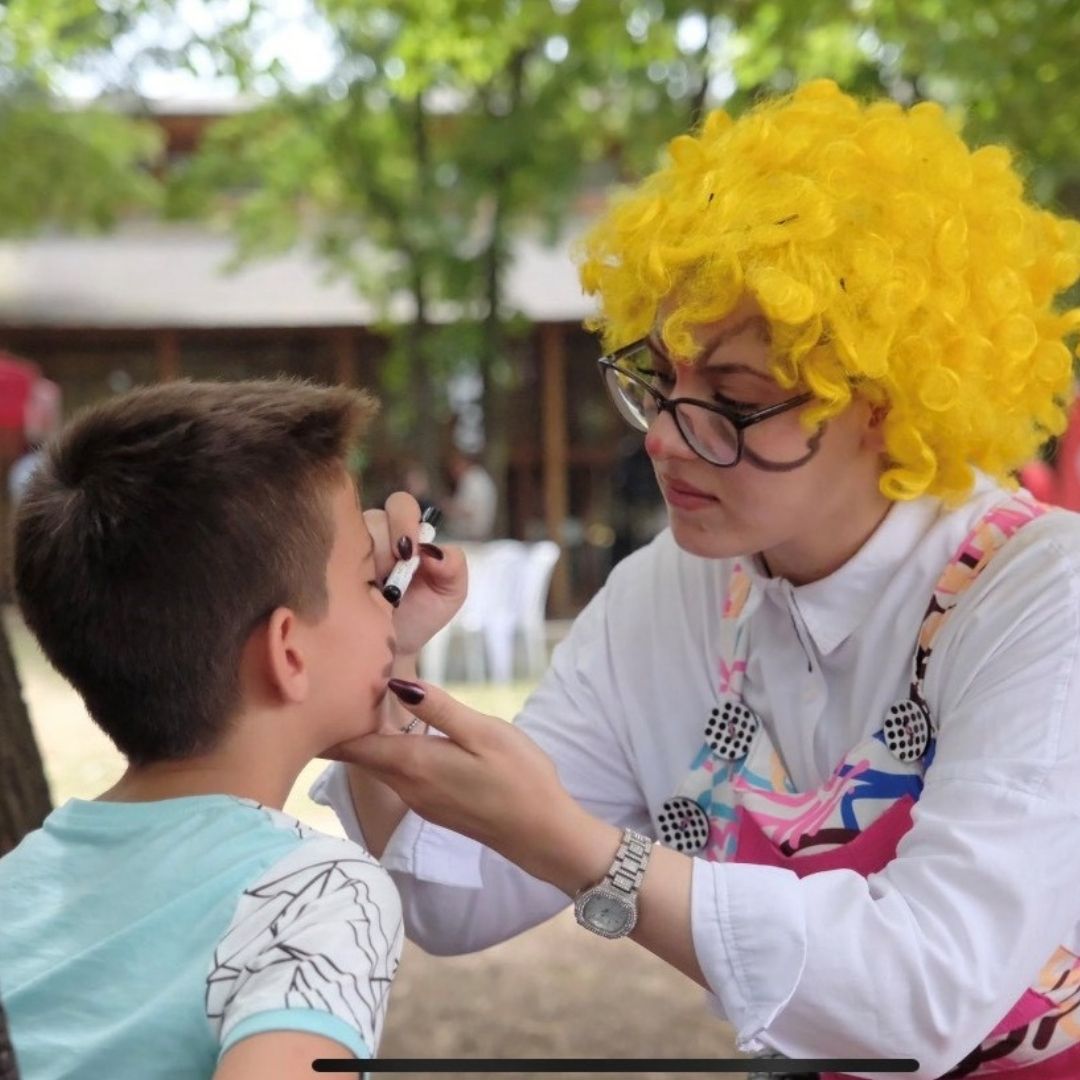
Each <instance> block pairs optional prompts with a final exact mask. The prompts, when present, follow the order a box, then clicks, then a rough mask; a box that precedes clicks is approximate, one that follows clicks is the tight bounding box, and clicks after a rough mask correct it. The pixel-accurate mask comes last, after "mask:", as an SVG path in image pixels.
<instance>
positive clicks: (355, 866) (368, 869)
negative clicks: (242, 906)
mask: <svg viewBox="0 0 1080 1080" xmlns="http://www.w3.org/2000/svg"><path fill="white" fill-rule="evenodd" d="M239 801H240V802H241V803H242V804H243V805H245V806H249V807H251V808H252V809H253V810H256V811H258V812H260V813H261V814H262V815H263V816H264V817H265V819H266V821H267V822H268V824H270V825H271V826H272V827H273V828H274V829H277V830H281V831H283V832H285V833H288V834H290V835H291V836H292V837H294V838H295V840H296V841H297V842H296V843H295V844H293V845H292V846H290V847H289V848H287V849H286V850H285V851H284V853H283V854H282V855H281V857H280V858H278V859H277V860H276V861H275V862H274V863H273V864H272V865H271V866H270V867H269V868H267V869H266V870H265V871H264V872H263V873H262V874H261V875H260V876H259V877H258V879H257V880H256V881H253V882H252V883H250V884H249V885H248V886H247V887H246V888H245V890H244V895H245V896H249V895H250V896H256V895H259V896H262V895H266V894H267V893H268V891H272V890H273V888H274V885H275V883H277V882H282V881H288V882H289V888H290V889H291V890H295V889H297V888H299V887H300V886H301V883H302V881H305V880H310V881H312V882H317V883H318V887H319V889H320V895H325V894H326V893H327V890H329V891H331V892H332V891H336V890H339V889H344V888H347V887H348V883H350V882H351V883H360V882H362V883H363V887H364V889H365V890H366V891H367V893H368V894H369V895H370V896H371V897H372V898H374V899H376V900H378V901H381V902H383V903H384V904H385V905H387V907H388V908H389V909H390V910H391V911H396V912H397V915H398V918H399V919H400V912H401V904H400V901H399V899H398V893H397V888H396V886H395V885H394V883H393V881H392V880H391V878H390V875H389V874H388V873H387V872H386V870H384V869H383V867H382V865H381V864H380V863H379V861H378V859H376V858H375V856H374V855H372V854H371V852H370V851H368V850H367V848H365V847H364V846H363V845H362V844H358V843H357V842H356V841H354V840H348V839H346V838H344V837H341V836H331V835H330V834H329V833H324V832H320V831H319V830H318V829H315V828H312V826H310V825H307V824H305V823H304V822H302V821H300V820H299V819H298V818H295V817H293V816H292V815H291V814H288V813H285V812H284V811H282V810H275V809H273V808H271V807H268V806H263V805H262V804H260V803H256V802H253V801H250V800H247V799H241V800H239Z"/></svg>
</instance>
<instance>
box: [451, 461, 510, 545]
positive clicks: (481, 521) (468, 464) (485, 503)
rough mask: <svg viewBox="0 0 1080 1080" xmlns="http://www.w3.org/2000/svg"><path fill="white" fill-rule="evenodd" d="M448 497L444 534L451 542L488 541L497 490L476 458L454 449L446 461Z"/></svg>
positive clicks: (493, 526) (492, 524)
mask: <svg viewBox="0 0 1080 1080" xmlns="http://www.w3.org/2000/svg"><path fill="white" fill-rule="evenodd" d="M446 475H447V479H448V480H449V482H450V496H449V497H448V498H447V499H446V502H445V505H444V507H443V510H444V513H445V523H444V526H443V530H442V531H443V534H444V535H445V536H447V537H450V538H451V539H454V540H465V541H473V542H478V541H482V540H490V539H491V537H492V536H493V535H494V532H495V519H496V516H497V514H498V510H499V489H498V487H497V485H496V483H495V480H494V479H493V478H492V476H491V473H489V472H488V471H487V469H485V468H484V466H483V464H482V463H481V461H480V457H479V455H478V454H474V453H469V452H468V451H466V450H463V449H462V448H461V447H459V446H456V445H455V446H453V447H451V449H450V453H449V454H448V455H447V458H446Z"/></svg>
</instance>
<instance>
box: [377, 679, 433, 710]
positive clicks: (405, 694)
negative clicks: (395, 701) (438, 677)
mask: <svg viewBox="0 0 1080 1080" xmlns="http://www.w3.org/2000/svg"><path fill="white" fill-rule="evenodd" d="M386 685H387V686H388V687H389V688H390V689H391V690H393V691H394V693H395V694H397V696H398V697H399V698H401V700H402V701H404V702H405V704H406V705H419V704H420V702H421V701H423V700H424V688H423V687H422V686H420V685H419V684H418V683H414V682H409V681H408V680H407V679H390V680H389V681H388V682H387V684H386Z"/></svg>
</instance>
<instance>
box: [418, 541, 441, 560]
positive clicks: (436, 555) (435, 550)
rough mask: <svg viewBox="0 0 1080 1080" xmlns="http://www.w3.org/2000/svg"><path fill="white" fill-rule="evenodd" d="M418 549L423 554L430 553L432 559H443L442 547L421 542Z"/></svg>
mask: <svg viewBox="0 0 1080 1080" xmlns="http://www.w3.org/2000/svg"><path fill="white" fill-rule="evenodd" d="M420 550H421V551H422V552H423V553H424V554H425V555H430V556H431V557H432V558H433V559H445V558H446V555H445V554H444V553H443V549H442V548H441V547H438V546H437V545H436V544H421V545H420Z"/></svg>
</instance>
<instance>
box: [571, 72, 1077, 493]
mask: <svg viewBox="0 0 1080 1080" xmlns="http://www.w3.org/2000/svg"><path fill="white" fill-rule="evenodd" d="M668 150H669V161H668V162H667V164H666V165H665V167H663V168H662V169H660V170H659V171H658V172H656V173H654V174H653V175H652V176H651V177H649V178H648V179H647V180H646V181H645V182H644V183H643V184H642V185H641V186H640V187H639V188H637V189H636V190H634V191H632V192H630V193H629V194H628V195H625V196H623V197H621V198H619V199H617V200H616V201H615V202H614V203H613V205H612V207H611V208H610V209H609V210H608V211H607V213H606V214H605V215H604V216H603V218H602V219H601V220H600V221H599V222H598V223H597V224H596V225H595V226H594V227H593V228H592V229H591V230H590V231H589V232H588V234H587V235H586V237H585V238H584V241H583V243H582V247H581V251H580V255H579V260H580V263H581V266H580V271H581V280H582V284H583V286H584V288H585V290H586V292H588V293H591V294H595V295H597V296H598V297H599V300H600V310H599V314H598V315H597V316H596V317H595V318H594V319H592V320H590V323H589V325H590V327H591V328H592V329H600V330H601V331H602V332H603V336H604V342H605V345H606V346H607V347H608V348H614V347H615V346H617V345H622V344H625V343H626V342H628V341H632V340H635V339H637V338H639V337H642V336H643V335H645V334H647V333H648V332H649V330H650V329H651V328H652V326H653V323H654V320H655V319H656V317H657V312H658V309H659V307H660V305H661V303H662V302H663V301H664V300H665V298H667V297H670V296H672V295H673V294H674V295H675V296H676V298H677V303H676V304H675V305H674V306H673V307H672V309H671V310H670V312H669V313H668V314H667V315H666V317H665V318H664V320H663V324H662V326H661V327H660V331H661V334H662V338H663V341H664V343H665V345H666V346H667V348H668V349H670V350H671V353H672V355H673V356H674V357H676V358H677V359H679V360H685V361H690V360H692V359H693V356H694V344H693V340H692V337H691V328H692V327H694V326H696V325H699V324H702V323H708V322H712V321H714V320H716V319H720V318H722V317H723V316H724V315H726V314H727V313H728V312H729V311H730V310H731V309H732V307H733V306H734V305H735V304H736V302H737V301H738V299H739V297H740V296H741V295H743V294H746V293H749V294H752V295H753V296H754V297H755V298H756V300H757V302H758V303H759V305H760V306H761V308H762V310H763V311H764V312H765V315H766V316H767V318H768V319H769V321H770V323H771V325H772V328H773V342H774V348H775V354H774V360H773V369H772V370H773V374H774V376H775V378H776V379H777V381H778V382H779V383H780V384H781V385H783V386H785V387H789V388H790V387H792V386H795V385H797V384H802V385H805V386H806V387H808V388H809V389H810V390H811V391H812V392H813V393H814V395H815V397H816V398H817V401H816V402H815V404H814V405H813V406H812V407H811V408H810V409H808V410H807V417H806V422H807V424H808V425H816V424H818V423H820V422H821V421H822V420H825V419H827V418H828V417H830V416H835V415H836V414H837V413H839V412H840V411H841V410H842V409H844V408H845V407H846V406H847V405H848V404H849V403H850V401H851V399H852V396H853V394H855V393H858V394H860V395H861V396H863V397H864V398H866V399H868V400H870V401H871V402H872V403H874V404H875V405H882V406H885V407H886V409H887V417H886V420H885V428H884V436H885V445H886V451H887V455H888V459H889V463H888V466H887V468H886V469H885V470H884V472H883V474H882V477H881V490H882V492H883V493H884V494H885V495H886V496H888V497H889V498H891V499H912V498H916V497H917V496H919V495H922V494H924V493H930V494H935V495H940V496H942V497H943V498H945V499H947V500H949V501H950V502H952V501H956V500H959V499H961V498H963V497H964V496H965V495H966V494H967V493H968V492H969V491H970V490H971V486H972V483H973V481H974V475H973V472H972V466H976V467H978V468H980V469H983V470H985V471H986V472H988V473H990V474H991V475H994V476H997V477H999V478H1002V479H1007V478H1009V476H1010V474H1011V473H1012V472H1013V471H1014V470H1015V469H1017V468H1018V467H1019V466H1021V465H1022V464H1024V463H1025V462H1027V461H1029V460H1030V459H1031V458H1032V457H1033V456H1034V455H1035V453H1036V451H1037V449H1038V447H1039V446H1040V445H1041V444H1042V443H1043V442H1045V441H1046V439H1047V438H1048V437H1049V436H1051V435H1056V434H1059V433H1060V432H1061V431H1063V430H1064V427H1065V407H1066V405H1067V403H1068V399H1069V398H1070V396H1071V385H1072V356H1071V354H1070V351H1069V348H1068V347H1067V346H1066V344H1065V341H1066V340H1068V339H1069V337H1070V335H1072V334H1073V333H1075V332H1076V331H1077V329H1080V308H1073V309H1068V310H1055V301H1056V298H1057V297H1058V294H1060V293H1062V292H1064V290H1066V289H1067V288H1068V287H1069V286H1071V285H1072V284H1073V283H1074V282H1075V281H1076V280H1077V278H1078V277H1080V223H1077V222H1075V221H1071V220H1067V219H1063V218H1059V217H1056V216H1054V215H1053V214H1051V213H1049V212H1047V211H1045V210H1041V209H1039V208H1037V207H1035V206H1033V205H1031V204H1030V203H1028V202H1026V201H1025V199H1024V193H1023V183H1022V181H1021V179H1020V177H1019V176H1018V175H1017V173H1016V172H1015V171H1014V169H1013V167H1012V160H1011V156H1010V154H1009V152H1008V151H1007V150H1006V149H1004V148H1003V147H1000V146H984V147H982V148H981V149H978V150H975V151H972V150H970V149H969V148H968V147H967V146H966V145H965V144H964V142H963V141H962V140H961V139H960V138H959V137H958V136H957V134H956V133H955V132H954V131H953V130H952V128H951V127H950V125H949V123H948V121H947V118H946V116H945V114H944V112H943V111H942V109H941V108H940V107H939V106H938V105H935V104H932V103H929V102H924V103H922V104H918V105H915V106H914V107H913V108H910V109H906V110H905V109H903V108H901V107H900V106H899V105H897V104H895V103H894V102H891V101H878V102H874V103H871V104H867V105H862V104H859V103H858V102H856V101H855V100H854V99H853V98H851V97H849V96H847V95H846V94H844V93H842V92H841V91H840V90H839V88H838V87H837V86H836V84H835V83H833V82H831V81H828V80H819V81H815V82H812V83H808V84H806V85H805V86H803V87H801V88H799V89H798V90H796V91H795V92H794V93H793V94H791V95H788V96H785V97H783V98H778V99H772V100H769V101H766V102H765V103H763V104H761V105H759V106H758V107H756V108H754V109H753V110H752V111H750V112H748V113H747V114H745V115H744V116H742V117H740V119H738V120H735V121H733V120H732V119H731V118H730V117H729V116H728V115H727V114H726V113H725V112H723V111H722V110H717V111H715V112H713V113H711V114H710V115H709V116H708V117H707V119H706V120H705V122H704V124H703V126H702V128H701V130H700V132H699V133H698V134H697V135H680V136H679V137H678V138H676V139H674V140H673V141H672V142H671V143H670V145H669V147H668Z"/></svg>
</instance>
